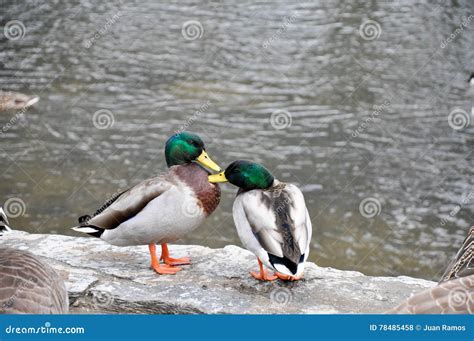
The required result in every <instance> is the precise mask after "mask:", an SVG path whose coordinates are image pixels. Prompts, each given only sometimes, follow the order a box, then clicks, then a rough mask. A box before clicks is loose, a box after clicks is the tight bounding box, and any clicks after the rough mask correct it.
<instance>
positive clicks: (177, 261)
mask: <svg viewBox="0 0 474 341" xmlns="http://www.w3.org/2000/svg"><path fill="white" fill-rule="evenodd" d="M160 259H162V260H163V262H164V263H165V264H168V265H171V266H175V265H186V264H191V260H190V259H189V257H183V258H171V257H170V252H169V251H168V244H166V243H164V244H161V258H160Z"/></svg>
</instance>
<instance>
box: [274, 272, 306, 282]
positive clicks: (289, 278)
mask: <svg viewBox="0 0 474 341" xmlns="http://www.w3.org/2000/svg"><path fill="white" fill-rule="evenodd" d="M275 276H276V277H278V278H279V279H281V280H282V281H291V282H293V281H299V280H300V279H302V278H303V275H301V276H290V275H285V274H281V273H279V272H275Z"/></svg>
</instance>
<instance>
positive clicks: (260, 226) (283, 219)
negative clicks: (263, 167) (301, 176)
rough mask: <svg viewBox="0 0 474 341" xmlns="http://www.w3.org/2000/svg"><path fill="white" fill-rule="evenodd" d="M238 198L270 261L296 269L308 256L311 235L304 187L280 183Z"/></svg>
mask: <svg viewBox="0 0 474 341" xmlns="http://www.w3.org/2000/svg"><path fill="white" fill-rule="evenodd" d="M237 200H238V203H237V206H241V207H242V211H243V216H244V219H245V220H246V222H247V224H248V226H249V227H250V229H251V232H252V234H253V237H254V238H256V240H257V241H258V244H259V246H260V247H261V248H263V249H264V250H265V251H266V252H267V253H268V258H269V262H270V263H271V264H272V265H273V266H274V267H276V264H281V265H282V266H284V267H286V268H287V269H289V270H290V272H291V273H293V274H294V273H296V270H297V267H298V264H299V263H301V262H303V261H304V260H305V259H306V257H307V253H308V248H309V241H310V239H311V222H310V221H309V216H308V213H307V210H306V205H305V202H304V198H303V194H302V193H301V191H300V190H299V189H298V188H297V187H296V186H294V185H290V184H285V183H278V184H277V185H274V186H272V187H271V188H270V189H268V190H252V191H248V192H243V193H241V194H239V195H238V197H237V199H236V201H237ZM236 225H243V224H242V223H237V222H236ZM244 228H245V227H244ZM239 235H240V234H239ZM242 235H245V233H243V234H242ZM244 239H245V237H244ZM243 242H244V244H251V243H252V241H247V243H246V242H245V241H244V240H243ZM249 249H252V247H249ZM252 251H254V250H252Z"/></svg>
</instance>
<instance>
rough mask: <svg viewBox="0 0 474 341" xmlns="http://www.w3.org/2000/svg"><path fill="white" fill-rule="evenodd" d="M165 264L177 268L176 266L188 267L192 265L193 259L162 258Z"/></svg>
mask: <svg viewBox="0 0 474 341" xmlns="http://www.w3.org/2000/svg"><path fill="white" fill-rule="evenodd" d="M161 259H162V260H163V262H164V263H165V264H168V265H171V266H176V265H187V264H191V259H190V258H189V257H182V258H172V257H166V258H163V256H162V257H161Z"/></svg>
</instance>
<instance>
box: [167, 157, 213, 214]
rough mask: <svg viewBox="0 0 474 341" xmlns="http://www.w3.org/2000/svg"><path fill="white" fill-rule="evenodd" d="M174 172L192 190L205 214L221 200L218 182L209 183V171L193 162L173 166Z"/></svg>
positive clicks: (210, 211)
mask: <svg viewBox="0 0 474 341" xmlns="http://www.w3.org/2000/svg"><path fill="white" fill-rule="evenodd" d="M174 172H175V174H176V175H177V176H178V177H179V179H180V180H181V181H183V182H184V183H185V184H186V185H188V186H189V187H190V188H191V189H192V190H193V192H194V193H195V195H196V198H197V200H198V203H199V205H200V206H201V207H202V209H203V210H204V212H205V213H206V215H210V214H211V213H212V212H214V210H215V209H216V208H217V205H219V202H220V200H221V189H220V188H219V185H218V184H213V183H210V182H209V181H208V180H207V177H208V175H209V173H208V172H207V171H206V170H205V169H203V168H202V167H200V166H198V165H196V164H194V163H190V164H187V165H180V166H175V167H174Z"/></svg>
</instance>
